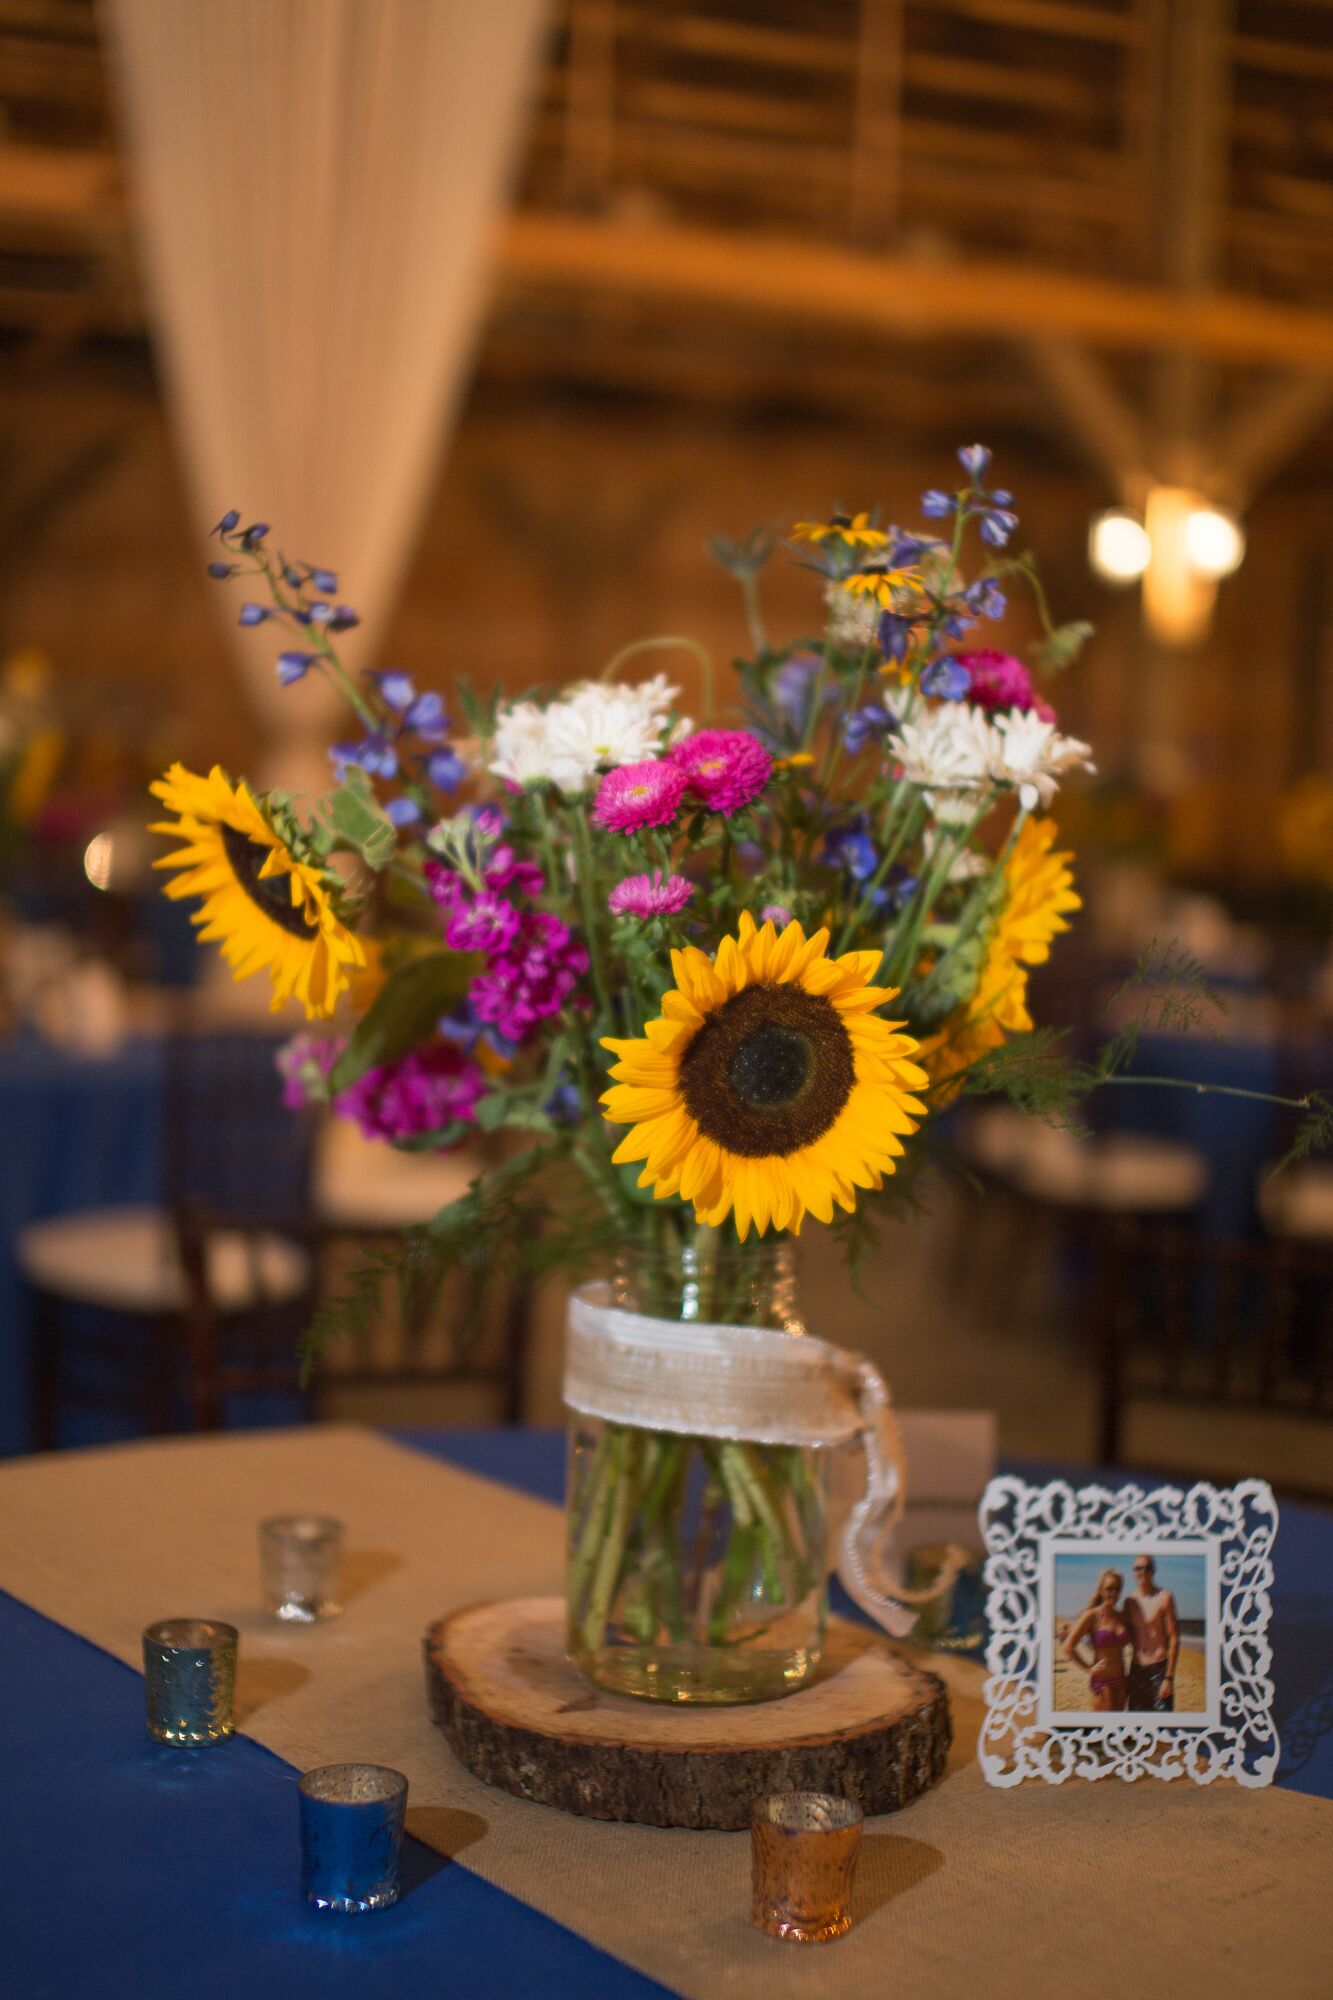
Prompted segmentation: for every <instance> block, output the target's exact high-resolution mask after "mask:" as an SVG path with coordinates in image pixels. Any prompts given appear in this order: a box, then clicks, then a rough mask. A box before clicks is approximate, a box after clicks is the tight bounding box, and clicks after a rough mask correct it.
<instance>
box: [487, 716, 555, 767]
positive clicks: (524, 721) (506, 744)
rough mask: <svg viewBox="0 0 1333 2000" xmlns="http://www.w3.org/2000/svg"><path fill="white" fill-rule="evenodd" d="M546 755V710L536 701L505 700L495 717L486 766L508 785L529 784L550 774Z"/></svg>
mask: <svg viewBox="0 0 1333 2000" xmlns="http://www.w3.org/2000/svg"><path fill="white" fill-rule="evenodd" d="M546 755H547V753H546V713H545V710H544V709H541V708H539V707H538V705H537V703H536V702H535V701H512V702H507V703H506V704H505V706H504V707H503V708H501V710H500V711H499V713H498V715H497V716H496V720H495V736H494V739H493V740H492V743H491V761H490V764H489V766H488V769H490V770H492V771H494V773H495V775H496V776H497V777H498V778H507V779H508V780H509V783H510V784H511V785H532V784H536V783H538V782H539V781H540V780H542V779H545V778H547V777H549V775H550V773H549V772H548V770H547V768H546Z"/></svg>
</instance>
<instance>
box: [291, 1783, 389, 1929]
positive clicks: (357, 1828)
mask: <svg viewBox="0 0 1333 2000" xmlns="http://www.w3.org/2000/svg"><path fill="white" fill-rule="evenodd" d="M298 1789H299V1791H300V1795H301V1888H302V1891H303V1893H304V1895H305V1899H306V1901H307V1902H308V1903H313V1904H314V1906H315V1908H316V1909H317V1910H340V1911H342V1912H343V1914H344V1915H347V1916H353V1915H359V1914H360V1913H361V1912H362V1911H365V1910H383V1909H386V1908H387V1907H388V1905H389V1904H390V1903H396V1902H397V1901H398V1896H399V1890H400V1879H399V1858H400V1854H401V1850H402V1844H403V1816H404V1813H405V1812H406V1810H407V1779H406V1778H405V1777H404V1776H403V1774H402V1772H401V1771H392V1770H390V1769H389V1767H388V1766H387V1765H385V1764H324V1765H321V1767H320V1769H319V1770H317V1771H307V1772H306V1774H305V1776H304V1777H303V1778H302V1780H301V1783H300V1786H299V1787H298Z"/></svg>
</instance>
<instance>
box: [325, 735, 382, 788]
mask: <svg viewBox="0 0 1333 2000" xmlns="http://www.w3.org/2000/svg"><path fill="white" fill-rule="evenodd" d="M329 755H330V756H331V757H332V758H333V768H334V770H335V771H336V772H337V774H338V777H339V779H340V780H341V779H342V778H344V777H345V776H346V774H347V766H348V765H349V764H359V765H360V766H361V769H362V770H363V771H368V772H369V773H370V775H371V777H372V778H396V777H397V776H398V752H397V751H396V750H395V749H394V747H393V745H392V743H390V741H389V740H388V738H387V737H386V736H385V735H384V734H383V732H382V731H381V730H378V729H375V730H372V731H371V733H370V735H369V736H366V737H364V738H363V739H362V741H361V742H360V743H335V744H334V746H333V749H332V750H331V751H330V752H329Z"/></svg>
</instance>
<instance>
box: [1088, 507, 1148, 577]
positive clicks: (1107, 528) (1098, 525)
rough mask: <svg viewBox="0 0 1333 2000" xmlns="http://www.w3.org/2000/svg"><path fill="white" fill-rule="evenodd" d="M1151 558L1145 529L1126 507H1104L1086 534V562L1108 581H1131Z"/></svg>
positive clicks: (1145, 566) (1141, 572) (1139, 573)
mask: <svg viewBox="0 0 1333 2000" xmlns="http://www.w3.org/2000/svg"><path fill="white" fill-rule="evenodd" d="M1151 560H1152V543H1151V542H1150V541H1149V539H1148V530H1147V529H1146V528H1145V527H1144V525H1143V523H1142V521H1140V520H1139V518H1138V516H1137V514H1131V513H1130V511H1129V509H1128V508H1127V507H1108V508H1107V510H1106V512H1105V513H1104V514H1098V515H1096V516H1095V518H1094V520H1093V523H1092V527H1091V529H1090V530H1089V533H1088V561H1089V562H1090V563H1091V564H1092V567H1093V568H1094V569H1095V570H1096V572H1097V574H1098V576H1102V577H1105V578H1106V580H1107V582H1108V583H1133V581H1134V579H1135V578H1136V577H1140V576H1142V575H1143V572H1144V570H1146V569H1147V567H1148V564H1149V563H1150V562H1151Z"/></svg>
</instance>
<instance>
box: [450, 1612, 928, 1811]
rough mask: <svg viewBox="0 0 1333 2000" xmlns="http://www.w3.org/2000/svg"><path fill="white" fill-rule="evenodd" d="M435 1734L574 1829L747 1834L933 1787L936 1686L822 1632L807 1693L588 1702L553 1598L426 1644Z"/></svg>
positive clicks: (876, 1641) (617, 1697)
mask: <svg viewBox="0 0 1333 2000" xmlns="http://www.w3.org/2000/svg"><path fill="white" fill-rule="evenodd" d="M426 1680H427V1685H428V1690H429V1694H430V1700H431V1706H432V1708H433V1710H434V1712H435V1720H436V1721H437V1722H438V1723H439V1725H440V1727H441V1729H443V1731H444V1733H445V1735H446V1736H447V1737H448V1739H449V1742H450V1744H451V1745H452V1746H453V1749H454V1751H455V1753H456V1755H457V1756H458V1758H459V1759H460V1761H461V1762H462V1763H463V1764H465V1765H466V1766H467V1768H468V1770H469V1771H471V1772H472V1773H473V1774H474V1775H475V1776H476V1777H478V1778H480V1779H482V1780H483V1782H484V1783H485V1784H488V1785H497V1786H499V1787H500V1789H501V1790H503V1791H506V1792H515V1793H517V1795H518V1797H519V1798H521V1799H536V1800H538V1801H540V1803H542V1804H543V1805H548V1806H559V1807H561V1809H562V1810H563V1811H565V1812H571V1813H579V1814H581V1815H582V1816H583V1817H584V1818H585V1819H618V1820H634V1821H637V1822H638V1823H639V1824H640V1825H644V1826H690V1827H719V1828H736V1827H743V1826H748V1825H749V1821H750V1807H751V1805H752V1804H753V1803H754V1801H755V1800H756V1799H759V1798H763V1797H764V1796H766V1794H768V1793H770V1792H783V1791H816V1792H838V1793H841V1794H842V1795H843V1796H844V1797H847V1798H853V1799H856V1800H858V1801H859V1802H860V1804H861V1805H862V1806H864V1808H865V1810H866V1812H868V1813H884V1812H896V1811H897V1810H898V1808H899V1807H900V1806H905V1805H907V1804H909V1803H910V1801H911V1800H912V1799H914V1798H916V1797H917V1795H918V1794H919V1793H921V1792H924V1791H925V1790H926V1789H927V1788H928V1787H929V1786H931V1785H933V1784H935V1783H936V1782H937V1781H938V1779H939V1778H940V1777H941V1776H942V1775H943V1772H944V1764H945V1759H946V1757H947V1756H948V1752H949V1744H950V1740H951V1738H952V1734H953V1730H952V1725H951V1723H950V1719H949V1702H948V1697H947V1695H946V1693H945V1689H944V1683H943V1682H942V1681H941V1680H939V1679H937V1678H936V1676H935V1675H934V1674H928V1673H923V1672H922V1671H921V1670H920V1668H918V1667H914V1666H912V1665H910V1664H909V1663H908V1662H907V1661H906V1660H904V1659H902V1658H901V1657H900V1656H899V1655H898V1654H897V1653H895V1652H894V1651H893V1650H892V1649H891V1647H890V1646H889V1645H888V1644H886V1642H885V1641H884V1640H883V1639H881V1638H879V1637H877V1636H876V1635H875V1634H874V1633H872V1632H867V1631H865V1630H863V1629H862V1628H861V1627H860V1626H857V1625H851V1624H847V1623H845V1622H844V1621H843V1620H842V1619H837V1618H835V1619H831V1620H830V1621H829V1628H828V1640H827V1644H826V1647H825V1652H824V1661H823V1664H822V1666H821V1667H820V1669H819V1672H818V1674H817V1675H816V1676H815V1678H814V1679H813V1680H812V1681H811V1682H810V1683H809V1685H808V1686H806V1687H803V1688H801V1689H800V1690H799V1691H798V1692H797V1693H795V1694H791V1695H786V1696H784V1697H783V1698H782V1699H780V1700H777V1701H765V1702H755V1703H753V1704H747V1705H745V1706H742V1707H726V1708H705V1707H697V1708H696V1707H679V1708H678V1707H673V1706H670V1705H668V1704H665V1703H661V1704H659V1703H657V1702H651V1701H636V1700H633V1699H632V1698H631V1697H630V1696H628V1695H621V1694H613V1693H611V1692H610V1691H609V1690H607V1689H604V1688H598V1687H595V1686H594V1685H593V1683H592V1682H591V1681H589V1680H586V1679H585V1678H584V1676H583V1675H582V1674H581V1673H580V1672H579V1671H578V1669H577V1668H576V1667H573V1666H571V1665H570V1663H569V1661H568V1660H567V1659H566V1658H565V1607H564V1604H563V1601H562V1600H561V1599H560V1598H558V1597H519V1598H514V1599H511V1600H509V1601H508V1602H504V1603H498V1604H474V1605H471V1606H469V1608H468V1609H467V1610H465V1611H456V1612H454V1614H453V1615H452V1617H449V1618H444V1619H441V1621H440V1623H439V1624H438V1625H433V1626H432V1627H431V1629H430V1631H429V1632H428V1633H427V1634H426Z"/></svg>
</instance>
